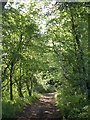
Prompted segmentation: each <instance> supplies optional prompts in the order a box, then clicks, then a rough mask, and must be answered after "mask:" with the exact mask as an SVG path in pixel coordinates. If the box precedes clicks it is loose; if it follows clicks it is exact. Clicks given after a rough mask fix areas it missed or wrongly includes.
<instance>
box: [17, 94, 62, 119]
mask: <svg viewBox="0 0 90 120" xmlns="http://www.w3.org/2000/svg"><path fill="white" fill-rule="evenodd" d="M52 119H53V120H62V118H61V115H60V111H59V109H57V108H56V106H55V98H54V93H46V94H44V95H43V96H41V98H40V100H39V101H38V102H34V103H32V104H31V105H30V104H29V105H27V106H26V107H25V108H24V110H23V112H22V113H21V114H20V115H19V116H18V119H17V120H52Z"/></svg>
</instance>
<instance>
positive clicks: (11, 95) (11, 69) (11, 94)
mask: <svg viewBox="0 0 90 120" xmlns="http://www.w3.org/2000/svg"><path fill="white" fill-rule="evenodd" d="M12 72H13V64H11V68H10V100H13V89H12V85H13V83H12Z"/></svg>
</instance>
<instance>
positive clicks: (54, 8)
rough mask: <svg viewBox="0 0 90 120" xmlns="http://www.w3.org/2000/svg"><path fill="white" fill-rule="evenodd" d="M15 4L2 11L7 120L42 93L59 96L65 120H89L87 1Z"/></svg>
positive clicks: (89, 16) (89, 15) (89, 18)
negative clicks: (51, 93)
mask: <svg viewBox="0 0 90 120" xmlns="http://www.w3.org/2000/svg"><path fill="white" fill-rule="evenodd" d="M12 5H13V3H11V4H9V5H8V6H7V7H6V8H4V9H3V11H2V24H3V25H2V26H3V27H2V35H3V40H2V47H3V49H2V101H3V102H2V107H3V111H2V112H3V118H10V117H11V115H12V117H15V116H16V114H17V113H18V112H20V111H21V110H22V109H23V107H24V106H25V105H26V104H28V103H31V102H32V101H33V100H34V101H36V100H38V99H39V97H40V94H43V93H46V92H55V93H56V105H57V106H58V107H59V108H60V110H61V112H62V114H63V117H64V118H65V119H66V120H70V119H71V120H78V119H81V120H82V119H85V120H89V119H90V114H89V113H90V13H89V12H90V5H89V3H84V2H82V3H66V2H65V3H64V2H63V3H60V2H56V1H55V2H52V1H50V2H49V1H45V0H44V1H39V2H38V1H35V2H34V0H33V2H30V4H29V6H27V7H25V5H24V4H20V3H17V4H16V8H13V6H12ZM43 6H44V7H43ZM26 9H27V10H26Z"/></svg>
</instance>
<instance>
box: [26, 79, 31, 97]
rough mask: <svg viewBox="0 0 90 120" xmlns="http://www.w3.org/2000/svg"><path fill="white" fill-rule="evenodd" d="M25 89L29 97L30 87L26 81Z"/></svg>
mask: <svg viewBox="0 0 90 120" xmlns="http://www.w3.org/2000/svg"><path fill="white" fill-rule="evenodd" d="M26 87H27V91H28V95H29V96H31V90H30V86H29V84H28V82H27V81H26Z"/></svg>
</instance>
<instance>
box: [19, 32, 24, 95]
mask: <svg viewBox="0 0 90 120" xmlns="http://www.w3.org/2000/svg"><path fill="white" fill-rule="evenodd" d="M21 42H22V34H21V35H20V42H19V52H20V53H21ZM18 93H19V96H20V97H24V96H23V93H22V70H21V60H20V79H19V82H18Z"/></svg>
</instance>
